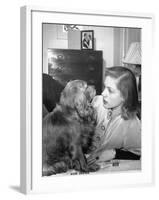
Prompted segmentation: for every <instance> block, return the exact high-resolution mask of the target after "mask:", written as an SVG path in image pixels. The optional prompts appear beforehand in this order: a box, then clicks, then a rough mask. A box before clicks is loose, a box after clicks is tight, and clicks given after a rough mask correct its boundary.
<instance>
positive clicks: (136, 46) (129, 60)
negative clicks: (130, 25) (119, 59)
mask: <svg viewBox="0 0 159 200" xmlns="http://www.w3.org/2000/svg"><path fill="white" fill-rule="evenodd" d="M123 63H125V64H132V65H141V43H140V42H133V43H131V45H130V47H129V49H128V52H127V54H126V56H125V58H124V59H123Z"/></svg>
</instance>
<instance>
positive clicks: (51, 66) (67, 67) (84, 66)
mask: <svg viewBox="0 0 159 200" xmlns="http://www.w3.org/2000/svg"><path fill="white" fill-rule="evenodd" d="M48 73H49V75H50V76H52V77H53V79H55V80H57V81H59V82H60V83H61V84H62V85H64V86H65V85H66V83H67V82H68V81H69V80H74V79H81V80H85V81H87V83H88V84H90V85H94V86H95V88H96V91H97V94H101V92H102V77H103V75H102V73H103V57H102V51H93V50H68V49H48Z"/></svg>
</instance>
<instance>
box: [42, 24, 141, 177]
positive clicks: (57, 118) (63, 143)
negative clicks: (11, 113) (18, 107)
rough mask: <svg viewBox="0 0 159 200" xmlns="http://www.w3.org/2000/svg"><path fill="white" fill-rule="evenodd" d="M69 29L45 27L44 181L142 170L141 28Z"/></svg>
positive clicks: (43, 37) (43, 83)
mask: <svg viewBox="0 0 159 200" xmlns="http://www.w3.org/2000/svg"><path fill="white" fill-rule="evenodd" d="M70 27H71V28H69V29H66V28H65V24H54V23H43V24H42V47H43V48H42V61H43V64H42V176H45V177H47V176H49V177H50V176H52V177H53V178H54V177H55V176H57V175H61V176H65V175H68V176H70V175H81V174H82V175H84V174H87V175H88V174H99V173H100V174H105V173H109V174H112V173H113V172H116V173H117V172H118V173H119V172H121V171H122V172H127V171H141V170H142V167H141V157H142V154H141V152H142V145H141V143H142V141H141V104H142V99H141V88H142V87H141V82H142V81H141V79H142V74H141V68H142V62H141V60H142V59H141V58H142V49H141V46H142V44H141V41H142V40H141V33H142V29H141V28H128V27H115V26H114V27H109V26H91V25H89V24H88V25H79V24H74V25H72V26H70ZM77 27H78V28H77ZM64 30H65V32H63V31H64ZM60 31H61V33H60ZM59 35H63V36H65V37H59ZM94 42H95V44H94ZM94 45H95V47H96V48H95V49H94V48H93V47H94ZM83 49H91V50H92V51H83Z"/></svg>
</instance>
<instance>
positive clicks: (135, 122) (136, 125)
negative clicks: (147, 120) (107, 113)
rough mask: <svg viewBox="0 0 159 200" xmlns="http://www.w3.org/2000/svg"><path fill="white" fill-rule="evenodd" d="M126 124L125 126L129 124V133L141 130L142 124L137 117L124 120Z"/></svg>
mask: <svg viewBox="0 0 159 200" xmlns="http://www.w3.org/2000/svg"><path fill="white" fill-rule="evenodd" d="M124 122H125V124H127V127H128V129H129V131H130V130H140V129H141V122H140V120H139V119H138V117H137V116H134V117H133V118H130V119H128V120H124Z"/></svg>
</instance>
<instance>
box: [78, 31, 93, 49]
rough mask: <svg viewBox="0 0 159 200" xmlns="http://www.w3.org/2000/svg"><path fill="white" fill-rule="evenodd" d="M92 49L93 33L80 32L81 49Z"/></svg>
mask: <svg viewBox="0 0 159 200" xmlns="http://www.w3.org/2000/svg"><path fill="white" fill-rule="evenodd" d="M93 48H94V31H93V30H85V31H81V49H90V50H93Z"/></svg>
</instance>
